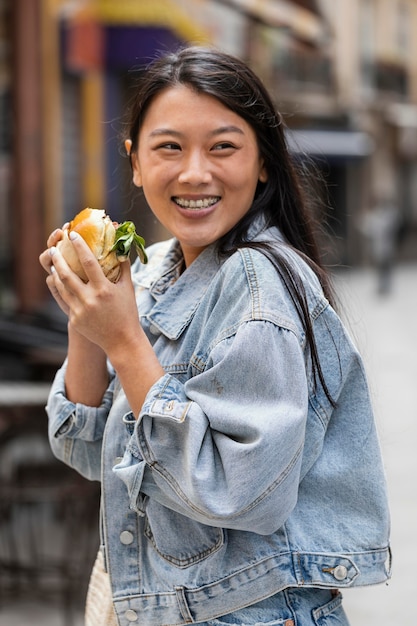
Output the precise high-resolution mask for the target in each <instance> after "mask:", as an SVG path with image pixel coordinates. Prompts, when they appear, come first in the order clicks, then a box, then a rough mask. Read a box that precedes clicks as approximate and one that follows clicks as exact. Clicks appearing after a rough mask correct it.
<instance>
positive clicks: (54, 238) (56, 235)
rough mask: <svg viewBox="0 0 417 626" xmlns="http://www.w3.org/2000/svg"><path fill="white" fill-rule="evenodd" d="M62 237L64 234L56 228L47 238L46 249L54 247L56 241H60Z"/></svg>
mask: <svg viewBox="0 0 417 626" xmlns="http://www.w3.org/2000/svg"><path fill="white" fill-rule="evenodd" d="M63 236H64V232H63V230H62V228H56V229H55V230H54V231H53V232H52V233H51V234H50V235H49V237H48V240H47V242H46V244H47V246H48V248H51V247H52V246H56V244H57V243H58V241H60V239H62V237H63Z"/></svg>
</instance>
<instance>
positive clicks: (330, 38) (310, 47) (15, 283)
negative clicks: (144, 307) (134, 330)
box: [0, 0, 417, 312]
mask: <svg viewBox="0 0 417 626" xmlns="http://www.w3.org/2000/svg"><path fill="white" fill-rule="evenodd" d="M186 42H192V43H210V44H214V45H216V46H219V47H221V48H222V49H225V50H227V51H228V52H231V53H233V54H237V55H239V56H241V57H243V58H244V59H245V60H247V61H249V62H250V64H251V65H252V66H253V68H254V69H255V70H256V71H257V72H259V73H260V74H261V76H262V77H263V79H264V80H265V82H266V83H267V85H268V86H269V88H270V89H271V91H272V93H273V94H274V97H275V99H276V102H277V104H278V106H279V108H280V109H281V110H282V111H283V113H284V115H285V119H286V123H287V125H288V127H289V132H288V137H289V142H290V145H291V149H292V150H293V152H294V155H295V157H296V158H298V159H300V160H301V161H303V163H305V164H306V167H308V166H309V163H311V162H314V163H315V165H316V166H318V168H319V169H320V170H321V171H322V173H323V174H324V177H325V179H326V181H327V183H328V185H327V189H328V198H326V200H327V202H328V204H329V218H328V226H327V236H326V237H325V242H324V245H325V246H326V250H327V251H326V260H328V261H329V262H331V263H339V264H340V263H343V264H356V263H361V262H364V260H366V255H365V253H364V250H363V242H362V239H361V237H360V234H359V232H360V231H359V228H358V223H359V222H360V220H361V217H362V215H363V214H364V213H365V212H366V211H367V210H368V209H369V208H370V207H371V205H372V204H373V202H374V201H375V199H376V198H380V197H382V196H383V197H385V198H387V197H388V198H389V199H390V200H391V202H392V203H393V204H394V205H395V206H396V208H397V210H398V212H399V214H400V217H401V223H403V224H404V225H405V226H406V228H405V230H406V231H407V232H408V233H412V231H413V229H414V231H415V230H417V183H416V180H417V177H416V176H415V170H416V168H417V137H416V134H417V54H416V52H417V50H416V46H417V4H416V3H415V0H263V2H259V1H257V0H140V1H138V0H118V1H117V2H114V1H112V0H0V180H1V186H0V229H1V230H0V312H1V311H2V310H7V309H15V310H16V311H18V312H30V311H34V310H37V309H39V308H40V307H42V306H43V303H44V302H45V300H46V299H47V293H46V290H45V285H44V276H43V272H42V270H41V269H40V267H39V264H38V262H37V257H38V254H39V252H40V251H41V250H42V249H43V247H44V242H45V240H46V236H47V234H48V233H49V232H50V231H51V230H52V229H53V228H55V227H57V226H59V225H61V224H62V223H63V222H64V221H66V220H68V219H70V218H71V217H72V216H73V215H74V214H75V213H76V212H77V211H78V210H79V209H81V208H82V207H84V206H98V207H103V208H105V209H106V210H107V211H108V212H109V213H110V214H111V215H112V217H113V218H114V219H116V220H122V219H132V218H134V219H135V221H136V223H137V225H138V227H139V229H140V231H141V232H142V233H143V234H144V235H145V238H146V240H147V242H148V243H151V242H152V241H153V240H155V239H157V238H159V237H161V236H164V235H165V234H164V233H163V232H161V231H160V229H159V228H158V226H157V225H156V223H155V221H154V219H153V217H152V215H151V213H150V211H149V209H148V208H147V206H146V204H145V202H144V200H143V199H141V197H140V194H139V193H138V192H137V191H136V190H134V189H133V188H132V185H131V182H130V170H129V164H128V161H127V158H126V155H125V154H124V152H123V150H122V146H123V143H122V138H123V118H122V117H121V115H122V112H123V111H124V110H125V108H126V105H127V104H128V102H129V98H130V94H131V93H132V86H133V85H134V84H135V81H137V80H138V79H139V78H140V73H141V71H142V69H143V67H144V65H146V64H147V63H148V61H149V60H150V59H151V58H153V57H154V56H155V55H156V54H158V53H159V52H160V51H164V50H169V49H171V48H173V47H176V46H178V45H179V44H183V43H186ZM410 237H411V235H410ZM409 249H410V250H411V249H412V246H411V245H409Z"/></svg>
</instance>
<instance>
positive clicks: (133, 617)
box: [125, 609, 138, 622]
mask: <svg viewBox="0 0 417 626" xmlns="http://www.w3.org/2000/svg"><path fill="white" fill-rule="evenodd" d="M125 618H126V619H127V621H128V622H137V621H138V614H137V613H136V611H132V609H129V610H128V611H126V613H125Z"/></svg>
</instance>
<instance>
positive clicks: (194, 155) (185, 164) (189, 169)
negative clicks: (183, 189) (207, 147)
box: [178, 151, 212, 185]
mask: <svg viewBox="0 0 417 626" xmlns="http://www.w3.org/2000/svg"><path fill="white" fill-rule="evenodd" d="M211 178H212V177H211V171H210V163H209V161H208V159H207V158H206V157H205V156H204V155H203V154H202V153H201V152H200V151H193V152H191V153H190V154H189V155H184V158H183V160H182V164H181V171H180V174H179V176H178V182H179V183H186V184H189V185H202V184H207V183H209V182H211Z"/></svg>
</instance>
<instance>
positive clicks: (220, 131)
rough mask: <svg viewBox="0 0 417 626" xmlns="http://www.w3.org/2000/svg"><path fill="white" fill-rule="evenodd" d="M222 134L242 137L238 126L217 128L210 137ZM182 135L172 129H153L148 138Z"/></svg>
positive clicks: (241, 131)
mask: <svg viewBox="0 0 417 626" xmlns="http://www.w3.org/2000/svg"><path fill="white" fill-rule="evenodd" d="M223 133H239V134H240V135H244V132H243V130H242V129H241V128H239V127H238V126H233V125H230V126H220V127H219V128H216V129H214V130H213V131H211V133H210V135H213V136H216V135H222V134H223ZM182 134H183V133H181V132H179V131H177V130H173V129H172V128H155V129H154V130H153V131H151V132H150V133H149V136H150V137H159V136H160V135H174V136H175V137H180V136H182Z"/></svg>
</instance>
